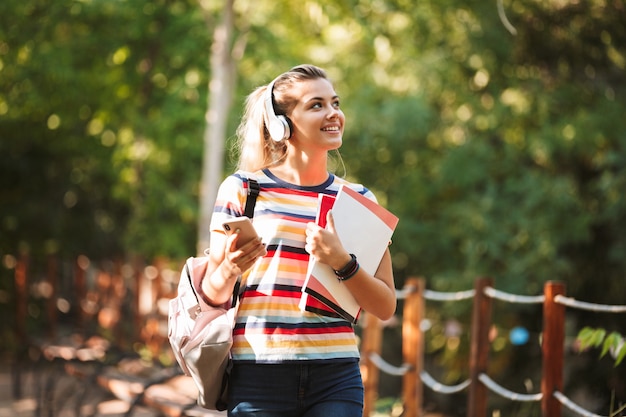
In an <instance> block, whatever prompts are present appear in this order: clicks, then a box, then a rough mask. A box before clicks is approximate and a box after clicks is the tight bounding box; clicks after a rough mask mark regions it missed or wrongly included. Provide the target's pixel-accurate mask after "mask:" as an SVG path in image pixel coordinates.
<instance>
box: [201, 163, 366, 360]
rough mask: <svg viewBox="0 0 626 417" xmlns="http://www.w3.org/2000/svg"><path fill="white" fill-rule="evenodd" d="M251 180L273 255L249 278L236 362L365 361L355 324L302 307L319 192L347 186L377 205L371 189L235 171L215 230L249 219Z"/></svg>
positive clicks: (261, 230)
mask: <svg viewBox="0 0 626 417" xmlns="http://www.w3.org/2000/svg"><path fill="white" fill-rule="evenodd" d="M246 178H255V179H256V180H257V181H258V182H259V185H260V188H261V191H260V194H259V196H258V198H257V202H256V206H255V209H254V217H253V223H254V227H255V229H256V231H257V232H258V234H259V236H261V239H262V241H263V243H265V244H266V248H267V255H266V256H265V257H263V258H261V259H259V260H258V261H257V263H256V264H255V265H254V266H253V267H252V268H251V269H250V270H249V271H248V272H247V274H248V275H247V277H246V278H247V279H246V282H245V289H244V291H243V295H242V298H241V301H240V306H239V312H238V315H237V319H236V323H235V329H234V332H233V339H234V340H233V342H234V343H233V348H232V355H233V359H234V360H236V361H253V362H257V363H268V362H269V363H275V362H290V361H300V360H345V359H352V360H354V359H357V358H359V350H358V347H357V342H356V337H355V334H354V329H353V327H352V325H351V324H350V323H349V322H347V321H345V320H344V319H341V318H337V317H328V316H325V315H324V316H323V315H318V314H315V313H311V312H308V311H302V310H301V309H300V307H299V306H298V304H299V302H300V297H301V296H302V285H303V283H304V279H305V277H306V272H307V265H308V262H309V254H308V253H307V252H306V251H305V250H304V246H305V230H306V224H307V223H308V222H312V221H315V217H316V212H317V206H318V198H319V194H330V195H336V194H337V192H338V190H339V186H340V185H342V184H345V185H347V186H349V187H350V188H352V189H354V190H355V191H357V192H359V193H361V194H363V195H365V196H367V197H369V198H371V199H374V200H375V197H374V195H373V194H372V192H371V191H369V190H368V189H366V188H364V187H363V186H362V185H359V184H353V183H350V182H348V181H346V180H344V179H342V178H339V177H336V176H334V175H332V174H330V175H329V178H328V179H327V181H326V182H324V183H323V184H320V185H318V186H311V187H305V186H298V185H294V184H290V183H287V182H285V181H282V180H280V179H279V178H277V177H275V176H274V175H273V174H272V173H271V172H270V171H269V170H267V169H266V170H262V171H258V172H255V173H252V174H250V173H245V172H241V171H239V172H236V173H235V174H233V175H231V176H229V177H227V178H226V179H225V180H224V182H223V183H222V185H221V186H220V189H219V191H218V195H217V201H216V204H215V209H214V212H213V217H212V219H211V230H212V231H221V230H222V223H224V222H225V221H226V220H229V219H231V218H233V217H239V216H242V215H243V211H244V206H245V202H246V196H247V180H246Z"/></svg>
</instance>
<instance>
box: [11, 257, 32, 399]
mask: <svg viewBox="0 0 626 417" xmlns="http://www.w3.org/2000/svg"><path fill="white" fill-rule="evenodd" d="M27 273H28V255H26V254H21V255H20V256H19V257H18V258H17V259H16V262H15V329H14V332H15V340H16V342H17V350H19V349H24V350H25V349H26V347H27V346H28V340H27V338H28V336H27V334H26V322H27V320H26V311H27V306H28V277H27ZM22 353H23V352H19V353H18V354H17V357H16V360H14V361H12V364H11V371H12V372H11V374H12V382H13V398H15V399H21V398H22V394H23V392H22V373H21V364H20V363H19V360H20V359H22V358H21V354H22Z"/></svg>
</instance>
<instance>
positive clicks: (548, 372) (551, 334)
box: [541, 281, 565, 417]
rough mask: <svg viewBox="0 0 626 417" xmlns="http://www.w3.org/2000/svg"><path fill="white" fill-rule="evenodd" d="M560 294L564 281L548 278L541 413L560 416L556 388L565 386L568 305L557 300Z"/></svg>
mask: <svg viewBox="0 0 626 417" xmlns="http://www.w3.org/2000/svg"><path fill="white" fill-rule="evenodd" d="M557 295H565V284H564V283H561V282H554V281H549V282H546V284H545V285H544V296H545V301H544V304H543V339H542V343H541V350H542V353H543V364H542V375H543V377H542V379H541V393H542V394H543V397H542V399H541V415H542V416H544V417H561V404H560V402H559V401H558V400H557V399H556V398H555V397H554V395H553V393H554V391H556V390H558V391H561V392H562V390H563V351H564V347H563V345H564V342H565V306H564V305H562V304H559V303H557V302H555V300H554V299H555V297H556V296H557Z"/></svg>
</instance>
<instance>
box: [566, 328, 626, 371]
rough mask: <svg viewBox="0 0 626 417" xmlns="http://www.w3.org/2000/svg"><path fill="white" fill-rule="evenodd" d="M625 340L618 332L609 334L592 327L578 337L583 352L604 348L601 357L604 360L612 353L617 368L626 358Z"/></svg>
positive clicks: (582, 331)
mask: <svg viewBox="0 0 626 417" xmlns="http://www.w3.org/2000/svg"><path fill="white" fill-rule="evenodd" d="M624 339H625V337H624V336H623V335H621V334H619V333H618V332H611V333H608V334H607V331H606V330H605V329H602V328H597V329H594V328H592V327H584V328H583V329H582V330H581V331H580V332H579V333H578V336H577V337H576V340H577V341H578V342H579V343H580V350H581V351H583V350H587V349H589V348H599V347H600V346H602V351H601V352H600V357H601V358H602V357H604V356H606V354H607V353H609V352H610V353H611V356H612V357H613V359H615V366H618V365H619V364H620V363H621V362H622V360H623V359H624V357H625V356H626V343H624Z"/></svg>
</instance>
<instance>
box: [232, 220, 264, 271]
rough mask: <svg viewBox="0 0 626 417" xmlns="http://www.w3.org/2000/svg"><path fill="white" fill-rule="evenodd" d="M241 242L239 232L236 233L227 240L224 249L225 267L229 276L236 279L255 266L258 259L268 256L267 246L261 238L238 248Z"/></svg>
mask: <svg viewBox="0 0 626 417" xmlns="http://www.w3.org/2000/svg"><path fill="white" fill-rule="evenodd" d="M238 240H239V231H235V233H233V234H232V235H231V236H230V237H229V238H228V239H227V240H226V245H225V247H224V261H223V264H226V265H223V266H225V267H226V269H228V272H229V275H230V277H231V278H232V277H233V276H234V277H235V278H236V277H238V276H239V275H241V274H243V273H244V272H246V271H247V270H248V269H250V268H251V267H252V265H254V263H255V262H256V261H257V259H259V258H262V257H263V256H265V255H266V254H267V250H266V249H265V245H264V244H263V243H262V242H261V238H256V239H252V240H251V241H249V242H247V243H245V244H243V245H241V246H240V247H237V242H238Z"/></svg>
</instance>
